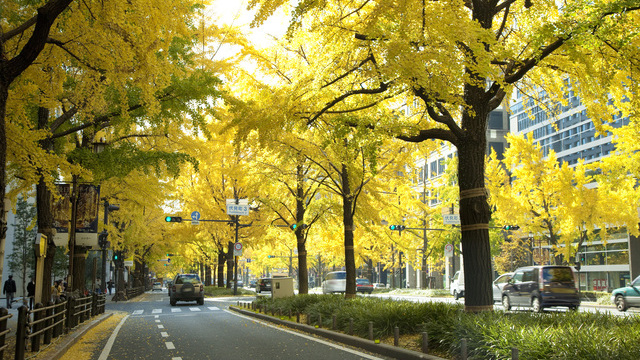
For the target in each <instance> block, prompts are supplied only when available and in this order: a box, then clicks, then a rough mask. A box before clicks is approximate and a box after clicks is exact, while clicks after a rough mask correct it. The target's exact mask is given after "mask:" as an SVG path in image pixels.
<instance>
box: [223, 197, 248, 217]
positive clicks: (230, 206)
mask: <svg viewBox="0 0 640 360" xmlns="http://www.w3.org/2000/svg"><path fill="white" fill-rule="evenodd" d="M238 202H239V203H238V204H236V201H235V200H234V199H227V215H249V203H248V200H247V199H240V201H238Z"/></svg>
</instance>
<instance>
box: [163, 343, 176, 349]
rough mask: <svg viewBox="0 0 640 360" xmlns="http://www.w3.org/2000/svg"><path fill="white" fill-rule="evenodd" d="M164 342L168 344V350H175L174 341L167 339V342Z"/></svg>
mask: <svg viewBox="0 0 640 360" xmlns="http://www.w3.org/2000/svg"><path fill="white" fill-rule="evenodd" d="M164 344H165V345H167V349H168V350H173V349H175V348H176V347H175V346H173V343H172V342H171V341H167V342H166V343H164Z"/></svg>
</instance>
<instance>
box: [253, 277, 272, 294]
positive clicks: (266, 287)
mask: <svg viewBox="0 0 640 360" xmlns="http://www.w3.org/2000/svg"><path fill="white" fill-rule="evenodd" d="M256 290H257V291H258V294H259V293H261V292H263V291H268V292H271V278H262V279H260V280H258V284H257V285H256Z"/></svg>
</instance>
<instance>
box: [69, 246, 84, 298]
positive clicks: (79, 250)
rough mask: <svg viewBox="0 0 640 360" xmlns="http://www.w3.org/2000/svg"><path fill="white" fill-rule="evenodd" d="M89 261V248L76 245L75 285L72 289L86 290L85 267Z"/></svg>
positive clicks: (73, 277)
mask: <svg viewBox="0 0 640 360" xmlns="http://www.w3.org/2000/svg"><path fill="white" fill-rule="evenodd" d="M86 263H87V248H86V247H84V246H76V247H75V249H74V250H73V275H72V277H71V278H72V279H73V285H72V287H71V290H80V291H84V290H86V287H87V286H86V284H85V267H86Z"/></svg>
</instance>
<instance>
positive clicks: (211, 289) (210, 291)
mask: <svg viewBox="0 0 640 360" xmlns="http://www.w3.org/2000/svg"><path fill="white" fill-rule="evenodd" d="M255 294H256V293H255V291H251V290H245V289H241V288H238V295H255ZM204 295H205V296H213V297H220V296H234V294H233V288H230V289H227V288H221V287H217V286H205V287H204Z"/></svg>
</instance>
